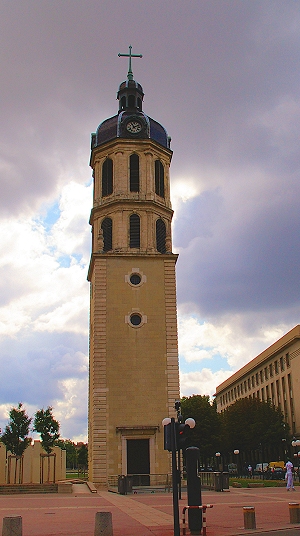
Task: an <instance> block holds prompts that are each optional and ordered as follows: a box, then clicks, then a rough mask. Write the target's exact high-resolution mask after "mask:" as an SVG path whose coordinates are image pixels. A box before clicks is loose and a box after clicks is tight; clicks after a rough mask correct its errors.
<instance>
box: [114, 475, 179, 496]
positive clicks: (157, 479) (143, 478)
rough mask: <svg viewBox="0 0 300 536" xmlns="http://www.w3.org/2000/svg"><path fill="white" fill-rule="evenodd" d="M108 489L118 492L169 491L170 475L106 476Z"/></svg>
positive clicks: (170, 486)
mask: <svg viewBox="0 0 300 536" xmlns="http://www.w3.org/2000/svg"><path fill="white" fill-rule="evenodd" d="M124 486H125V489H124ZM121 488H122V489H121ZM108 489H109V491H118V492H119V493H131V492H133V493H134V492H137V491H168V492H169V491H170V490H171V489H172V476H171V475H169V474H149V475H112V476H110V477H108Z"/></svg>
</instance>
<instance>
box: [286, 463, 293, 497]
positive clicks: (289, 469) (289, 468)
mask: <svg viewBox="0 0 300 536" xmlns="http://www.w3.org/2000/svg"><path fill="white" fill-rule="evenodd" d="M285 470H286V473H285V479H286V489H287V491H290V490H293V491H295V488H294V475H293V471H294V466H293V464H292V462H291V461H290V460H288V461H287V462H286V464H285Z"/></svg>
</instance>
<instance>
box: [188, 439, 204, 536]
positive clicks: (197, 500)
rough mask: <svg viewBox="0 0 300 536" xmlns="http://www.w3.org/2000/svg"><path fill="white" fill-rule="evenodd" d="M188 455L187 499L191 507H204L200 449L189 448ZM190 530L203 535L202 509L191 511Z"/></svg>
mask: <svg viewBox="0 0 300 536" xmlns="http://www.w3.org/2000/svg"><path fill="white" fill-rule="evenodd" d="M185 455H186V473H187V497H188V505H189V506H202V500H201V480H200V478H199V476H198V464H199V449H198V448H197V447H188V448H187V449H186V451H185ZM189 529H190V532H191V534H201V529H202V510H201V508H199V509H198V508H190V509H189Z"/></svg>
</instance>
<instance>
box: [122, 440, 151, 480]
mask: <svg viewBox="0 0 300 536" xmlns="http://www.w3.org/2000/svg"><path fill="white" fill-rule="evenodd" d="M127 473H128V474H129V475H133V484H134V485H136V486H137V485H142V486H149V484H150V477H149V474H150V449H149V439H127Z"/></svg>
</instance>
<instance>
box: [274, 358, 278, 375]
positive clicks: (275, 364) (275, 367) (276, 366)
mask: <svg viewBox="0 0 300 536" xmlns="http://www.w3.org/2000/svg"><path fill="white" fill-rule="evenodd" d="M274 370H275V374H278V372H279V370H278V361H277V359H276V360H275V361H274Z"/></svg>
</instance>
